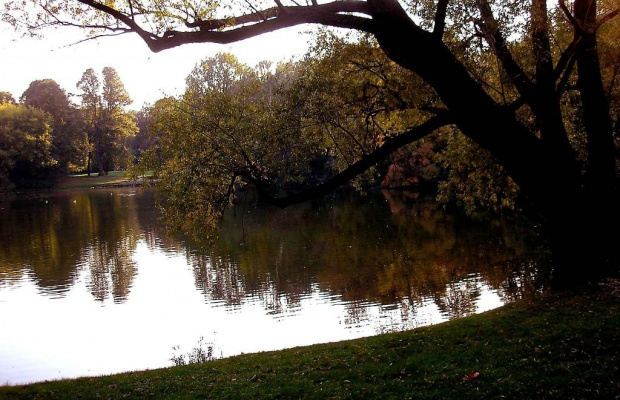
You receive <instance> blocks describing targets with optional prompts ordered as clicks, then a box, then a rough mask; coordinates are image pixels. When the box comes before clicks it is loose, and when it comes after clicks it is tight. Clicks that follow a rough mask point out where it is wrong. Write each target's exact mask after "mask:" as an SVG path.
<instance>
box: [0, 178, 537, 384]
mask: <svg viewBox="0 0 620 400" xmlns="http://www.w3.org/2000/svg"><path fill="white" fill-rule="evenodd" d="M154 204H155V194H154V192H152V191H150V190H145V191H138V190H134V189H131V190H128V189H107V190H91V191H86V192H63V193H51V194H47V195H44V196H37V197H32V198H26V199H24V198H20V199H12V200H5V201H3V202H1V203H0V311H2V313H3V318H4V319H5V321H7V323H10V325H11V329H10V330H5V331H4V332H2V333H0V342H1V343H0V360H2V359H4V360H8V361H4V363H5V364H3V362H2V361H0V377H1V378H2V379H10V380H11V381H12V382H20V381H25V380H27V379H49V378H50V376H48V375H46V374H45V373H43V372H37V373H33V374H32V375H27V374H26V373H25V372H23V373H22V372H15V374H17V376H14V375H10V376H9V378H5V374H7V373H8V372H6V370H5V368H9V369H10V370H11V371H19V370H20V368H22V367H19V366H17V367H16V366H15V365H18V364H19V363H20V362H21V361H19V360H20V359H21V358H23V357H25V355H24V354H26V353H28V354H29V357H33V359H34V360H37V361H35V362H41V361H40V360H41V359H43V357H44V356H43V355H42V354H44V352H45V351H47V350H49V349H48V348H46V347H44V346H45V342H43V347H40V348H37V349H36V351H35V349H34V348H33V349H29V346H32V344H30V343H28V342H24V343H22V342H19V341H20V340H22V338H21V337H22V336H24V337H27V335H25V334H24V332H29V333H28V334H30V332H32V331H33V328H32V327H30V328H29V326H28V324H27V323H24V322H23V319H21V315H23V314H24V313H30V314H33V313H37V312H38V313H39V314H40V315H39V316H38V317H36V315H34V314H33V317H32V320H33V321H36V320H37V318H39V319H41V320H46V321H47V320H49V321H48V325H49V326H51V327H54V329H55V330H56V331H57V332H58V335H59V337H62V338H63V339H62V340H65V339H64V338H67V339H66V340H67V341H68V342H69V343H67V344H66V346H69V347H70V348H71V349H70V350H66V349H65V350H64V351H65V353H63V354H60V355H58V356H57V358H58V360H61V361H58V362H60V363H65V362H66V363H67V364H70V363H71V362H73V364H79V363H84V365H87V366H86V367H84V368H81V369H80V368H78V370H77V372H71V373H69V372H66V374H68V375H65V376H77V375H84V374H91V373H107V372H116V371H124V370H128V369H132V368H154V367H159V366H165V365H166V363H167V362H168V360H169V359H170V353H169V351H170V349H171V347H172V346H173V345H177V342H176V340H177V339H176V338H179V337H180V336H183V335H184V334H187V335H193V336H192V337H191V338H189V340H190V342H191V343H192V344H194V343H195V340H196V339H197V338H198V337H202V336H203V335H204V336H205V337H207V339H208V340H212V341H213V343H214V344H215V346H216V347H217V351H218V354H223V355H224V356H229V355H234V354H239V353H240V352H248V351H260V350H271V349H277V348H282V347H287V346H297V345H303V344H310V343H317V342H325V341H334V340H342V339H348V338H353V337H360V336H365V335H368V334H374V333H381V332H388V331H397V330H402V329H410V328H415V327H418V326H422V325H428V324H430V323H437V322H440V321H443V320H446V319H450V318H456V317H462V316H467V315H470V314H472V313H475V312H480V311H484V310H487V309H490V308H493V307H496V306H499V305H501V304H503V303H505V302H509V301H513V300H515V299H518V298H521V297H522V296H524V295H525V294H526V293H531V292H536V291H540V290H541V289H542V288H543V287H544V282H543V278H544V276H545V274H543V273H540V271H539V268H540V267H539V266H540V265H545V263H544V262H541V258H544V257H545V252H544V251H543V250H541V248H540V247H539V246H538V245H537V244H536V243H535V236H534V235H532V234H531V232H529V231H528V228H527V226H526V225H525V224H521V223H520V222H519V221H518V220H514V219H494V218H488V217H482V218H477V219H476V218H469V217H464V216H461V215H458V214H449V213H446V212H444V211H443V210H442V209H441V207H440V206H438V205H437V204H436V203H434V202H432V201H428V200H427V199H420V198H419V197H418V196H417V195H412V194H408V193H404V192H383V193H375V194H372V195H369V196H368V197H360V196H358V195H355V194H346V195H338V196H330V197H328V198H325V199H323V200H321V201H315V202H309V203H305V204H302V205H299V206H296V207H291V208H289V209H286V210H279V209H274V208H269V207H259V206H251V205H249V204H238V205H237V206H235V207H234V208H233V209H231V210H229V212H228V213H227V214H226V215H225V219H224V224H223V227H222V231H221V234H220V238H219V239H218V240H216V241H215V242H214V243H197V242H194V241H191V240H189V239H187V238H184V237H182V236H179V235H171V234H166V233H165V232H164V229H163V227H162V226H161V225H160V224H159V223H158V221H157V212H156V210H155V206H154ZM179 268H180V269H179ZM183 268H185V270H183ZM185 272H187V274H186V273H185ZM186 276H187V277H188V278H189V280H188V281H187V282H186V281H185V280H184V279H186ZM188 286H191V287H193V288H195V290H193V294H192V293H189V292H188V289H187V287H188ZM31 287H35V288H37V291H38V293H34V294H33V293H31V292H30V288H31ZM190 291H191V289H190ZM37 296H38V297H37ZM194 297H198V298H199V299H200V301H199V302H200V305H197V304H194ZM44 300H50V301H49V302H46V301H44ZM29 304H31V305H32V307H30V306H29ZM91 304H94V305H95V306H96V307H97V308H98V309H99V310H100V311H95V309H93V308H92V306H91ZM35 305H36V306H35ZM184 313H187V314H184ZM67 315H79V316H80V318H78V319H79V320H82V319H88V318H91V319H92V322H91V324H100V325H98V326H99V328H98V329H97V332H101V335H102V339H100V340H99V341H98V343H100V345H101V346H100V347H101V353H102V354H101V355H100V357H101V358H102V360H105V361H99V363H100V364H106V363H108V364H109V365H113V366H109V367H108V366H106V368H109V369H104V370H101V371H99V370H97V369H96V368H95V366H94V365H93V364H95V361H93V360H88V359H85V360H83V359H80V360H79V362H78V361H75V360H74V361H69V360H68V357H67V352H68V351H69V352H72V353H75V354H79V353H87V352H89V351H92V348H90V347H89V346H90V343H92V342H90V343H82V342H81V341H80V340H79V339H78V338H79V337H80V336H81V335H79V334H78V333H77V332H80V331H81V330H82V329H85V328H83V327H82V326H80V325H76V324H78V322H76V321H73V320H69V319H68V317H67ZM52 316H57V318H56V319H54V318H53V317H52ZM106 321H107V322H106ZM121 321H122V322H121ZM37 323H39V322H38V321H37ZM80 323H81V324H82V325H88V323H85V322H84V321H82V322H80ZM274 323H275V325H274ZM106 324H109V325H111V326H110V327H109V329H110V331H106V329H107V328H104V326H105V325H106ZM115 324H119V326H118V327H116V325H115ZM115 328H117V329H116V330H115ZM121 331H123V332H131V333H132V335H134V336H135V337H134V340H133V341H132V340H129V339H125V338H124V339H123V345H126V346H128V348H127V349H124V350H123V351H124V353H123V352H121V353H118V354H120V355H117V356H116V357H115V359H110V357H112V356H109V355H107V354H105V353H114V351H117V350H118V351H119V352H120V351H121V349H116V348H117V347H119V346H120V345H119V342H118V341H115V340H114V339H113V338H114V337H115V336H114V335H118V334H119V333H118V332H121ZM105 332H107V333H105ZM214 332H220V336H219V337H218V338H217V339H214V338H213V337H209V333H214ZM87 335H92V332H91V333H87V334H86V336H87ZM158 335H160V336H161V337H160V338H158ZM243 335H246V336H243ZM247 335H249V337H248V336H247ZM171 338H175V339H171ZM24 340H25V339H24ZM34 340H36V341H42V340H43V339H41V338H34V339H31V342H32V341H34ZM49 340H52V339H49ZM172 340H174V341H173V342H171V341H172ZM57 341H58V339H57ZM2 343H4V344H2ZM138 344H140V346H142V347H144V351H143V352H142V353H139V354H137V353H135V352H136V351H137V350H136V348H137V347H139V345H138ZM52 345H53V346H60V345H59V344H58V343H57V342H53V344H52V342H50V344H48V347H50V346H52ZM80 346H83V348H81V347H80ZM105 346H108V347H105ZM156 348H157V349H158V350H157V351H156V350H155V349H156ZM16 349H28V350H20V351H22V353H19V352H18V353H16V352H17V350H16ZM89 349H90V350H89ZM59 351H62V350H59ZM158 352H159V353H161V352H165V354H164V355H163V356H161V357H159V359H158V360H160V361H155V362H153V361H148V363H147V362H146V361H145V364H136V362H137V361H136V360H142V359H147V358H149V359H150V358H151V357H154V355H155V354H156V353H158ZM126 353H127V354H129V353H131V354H134V356H132V357H131V362H130V361H129V357H128V356H126V355H125V354H126ZM15 354H17V355H15ZM90 357H94V356H93V355H92V354H91V355H90ZM106 357H107V358H106ZM48 358H50V359H52V358H54V357H53V356H48ZM66 359H67V361H65V360H66ZM31 362H32V361H31ZM23 368H25V367H23ZM67 368H68V367H67ZM49 369H50V370H54V371H57V370H61V369H62V367H60V366H58V365H52V366H50V367H49ZM97 371H99V372H97ZM12 374H13V372H12ZM19 374H22V375H19ZM51 377H54V376H51Z"/></svg>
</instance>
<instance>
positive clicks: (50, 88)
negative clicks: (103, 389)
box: [20, 79, 87, 173]
mask: <svg viewBox="0 0 620 400" xmlns="http://www.w3.org/2000/svg"><path fill="white" fill-rule="evenodd" d="M20 101H21V102H22V103H23V104H25V105H27V106H30V107H35V108H38V109H40V110H43V111H45V112H47V113H49V114H50V115H51V116H52V138H53V139H52V150H51V152H52V153H51V154H52V157H53V158H54V159H55V160H56V161H58V168H59V169H60V171H61V172H62V173H66V172H72V171H78V170H83V169H84V167H85V162H84V161H85V160H84V151H85V148H86V146H87V141H86V135H85V132H84V130H83V129H82V128H83V127H82V121H81V116H80V114H79V112H78V111H77V110H76V108H75V107H74V106H73V105H72V104H71V102H70V101H69V98H68V97H67V94H66V93H65V91H64V90H63V89H61V88H60V86H59V85H58V84H57V83H56V82H55V81H54V80H52V79H43V80H37V81H34V82H32V83H30V86H29V87H28V89H26V91H25V92H24V93H23V94H22V96H21V97H20Z"/></svg>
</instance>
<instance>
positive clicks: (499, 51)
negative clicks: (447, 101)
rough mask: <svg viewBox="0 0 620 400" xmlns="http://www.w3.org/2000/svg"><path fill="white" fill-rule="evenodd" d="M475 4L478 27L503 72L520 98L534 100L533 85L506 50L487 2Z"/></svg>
mask: <svg viewBox="0 0 620 400" xmlns="http://www.w3.org/2000/svg"><path fill="white" fill-rule="evenodd" d="M477 3H478V9H479V10H480V14H481V16H482V19H483V20H482V21H480V22H479V26H480V29H481V30H482V32H483V34H484V36H485V39H486V40H487V42H488V43H489V46H491V48H492V49H493V51H494V53H495V55H496V56H497V58H498V59H499V60H500V61H501V63H502V66H503V67H504V70H505V71H506V73H507V74H508V77H509V78H510V79H511V81H512V82H513V84H514V85H515V87H516V88H517V90H518V91H519V93H520V94H521V96H522V97H524V99H525V101H526V102H527V103H529V102H530V101H531V100H533V99H534V98H535V96H534V85H533V84H532V82H531V80H530V79H529V78H528V77H527V75H526V74H525V71H523V69H522V68H521V66H520V65H519V64H518V63H517V62H516V60H515V59H514V57H513V56H512V53H511V52H510V49H508V45H507V44H506V40H505V39H504V36H503V35H502V33H501V32H500V30H499V25H498V23H497V21H496V20H495V17H494V16H493V12H492V11H491V6H490V5H489V2H488V1H486V0H478V1H477Z"/></svg>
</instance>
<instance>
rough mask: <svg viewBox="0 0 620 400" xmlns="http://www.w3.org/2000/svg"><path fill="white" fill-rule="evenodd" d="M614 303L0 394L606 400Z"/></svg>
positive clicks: (619, 373)
mask: <svg viewBox="0 0 620 400" xmlns="http://www.w3.org/2000/svg"><path fill="white" fill-rule="evenodd" d="M619 309H620V299H619V296H618V289H617V285H616V289H615V290H614V292H613V293H609V292H607V293H606V294H601V293H598V294H589V295H580V296H558V295H554V296H546V297H543V298H539V299H536V300H532V301H520V302H517V303H513V304H510V305H508V306H505V307H503V308H501V309H498V310H494V311H491V312H488V313H485V314H481V315H476V316H472V317H468V318H464V319H460V320H456V321H452V322H449V323H445V324H441V325H436V326H432V327H426V328H421V329H416V330H413V331H407V332H402V333H394V334H385V335H380V336H376V337H371V338H365V339H358V340H353V341H347V342H340V343H333V344H324V345H315V346H310V347H303V348H295V349H291V350H285V351H279V352H268V353H260V354H250V355H243V356H238V357H233V358H228V359H223V360H217V361H212V362H208V363H205V364H197V365H189V366H182V367H171V368H167V369H160V370H153V371H146V372H135V373H129V374H120V375H114V376H107V377H97V378H81V379H75V380H66V381H55V382H45V383H38V384H33V385H28V386H16V387H4V388H0V398H2V399H13V398H33V399H99V398H101V399H136V398H145V399H159V398H162V399H163V398H175V399H177V398H178V399H209V398H212V399H255V398H261V399H293V398H304V399H314V398H316V399H409V398H412V399H498V398H508V399H570V398H576V399H592V398H603V399H614V398H616V399H617V398H619V396H620V370H619V369H620V357H619V356H620V338H619V336H620V335H619V334H618V333H619V328H620V313H619Z"/></svg>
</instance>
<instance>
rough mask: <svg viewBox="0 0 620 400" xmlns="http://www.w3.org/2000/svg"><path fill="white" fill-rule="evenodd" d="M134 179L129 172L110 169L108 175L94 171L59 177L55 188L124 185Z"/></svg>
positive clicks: (150, 173) (148, 174) (132, 182)
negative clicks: (89, 174) (100, 174)
mask: <svg viewBox="0 0 620 400" xmlns="http://www.w3.org/2000/svg"><path fill="white" fill-rule="evenodd" d="M150 176H152V172H149V173H147V174H146V177H150ZM133 184H134V181H133V179H132V178H131V175H130V173H129V172H127V173H125V172H123V171H110V172H109V173H108V175H102V176H98V175H97V174H96V173H92V174H91V176H88V175H87V174H74V175H68V176H65V177H63V178H62V179H59V180H58V182H56V184H55V185H54V188H55V189H60V190H65V189H79V188H91V187H108V186H123V185H133Z"/></svg>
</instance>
